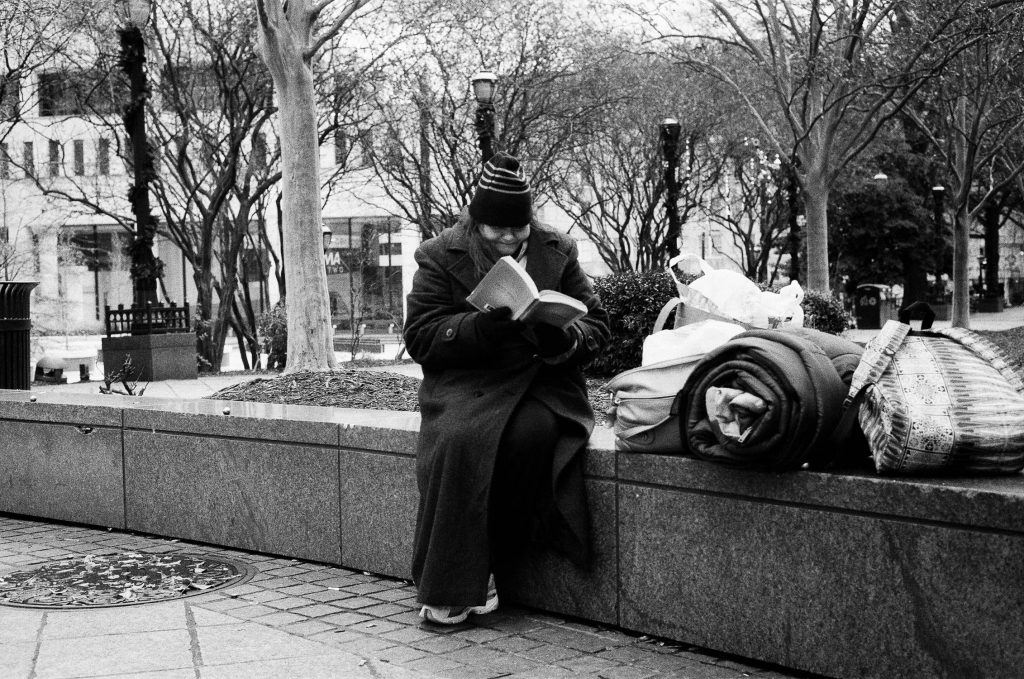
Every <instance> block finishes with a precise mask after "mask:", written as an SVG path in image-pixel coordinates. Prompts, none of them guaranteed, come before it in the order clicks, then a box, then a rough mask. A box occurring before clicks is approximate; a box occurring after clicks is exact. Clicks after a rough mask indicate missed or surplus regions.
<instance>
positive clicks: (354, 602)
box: [337, 596, 380, 611]
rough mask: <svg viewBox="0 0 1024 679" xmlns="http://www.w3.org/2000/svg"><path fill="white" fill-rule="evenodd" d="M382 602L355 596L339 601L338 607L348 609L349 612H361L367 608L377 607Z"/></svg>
mask: <svg viewBox="0 0 1024 679" xmlns="http://www.w3.org/2000/svg"><path fill="white" fill-rule="evenodd" d="M379 604H380V602H379V601H377V600H376V599H371V598H370V597H365V596H353V597H349V598H348V599H339V600H338V603H337V606H338V607H339V608H347V609H349V610H353V611H355V610H359V609H360V608H366V607H367V606H377V605H379Z"/></svg>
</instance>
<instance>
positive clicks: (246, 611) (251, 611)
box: [221, 604, 277, 620]
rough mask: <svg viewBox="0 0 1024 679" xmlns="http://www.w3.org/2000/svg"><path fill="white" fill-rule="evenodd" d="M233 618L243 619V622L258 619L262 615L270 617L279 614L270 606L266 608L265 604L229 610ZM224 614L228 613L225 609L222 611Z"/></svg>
mask: <svg viewBox="0 0 1024 679" xmlns="http://www.w3.org/2000/svg"><path fill="white" fill-rule="evenodd" d="M229 610H230V613H231V615H232V616H234V617H236V618H242V619H243V620H251V619H253V618H258V617H260V616H261V615H269V614H271V613H277V609H274V608H271V607H270V606H264V605H263V604H249V605H246V606H240V607H238V608H232V609H229ZM221 611H222V612H228V611H227V610H225V609H221Z"/></svg>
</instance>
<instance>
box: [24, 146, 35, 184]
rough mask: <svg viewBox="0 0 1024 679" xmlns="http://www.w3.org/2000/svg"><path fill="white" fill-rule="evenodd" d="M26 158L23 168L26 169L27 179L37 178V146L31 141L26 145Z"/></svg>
mask: <svg viewBox="0 0 1024 679" xmlns="http://www.w3.org/2000/svg"><path fill="white" fill-rule="evenodd" d="M23 148H24V158H23V165H22V167H24V168H25V176H26V177H35V176H36V149H35V144H33V143H32V142H30V141H27V142H25V144H24V147H23Z"/></svg>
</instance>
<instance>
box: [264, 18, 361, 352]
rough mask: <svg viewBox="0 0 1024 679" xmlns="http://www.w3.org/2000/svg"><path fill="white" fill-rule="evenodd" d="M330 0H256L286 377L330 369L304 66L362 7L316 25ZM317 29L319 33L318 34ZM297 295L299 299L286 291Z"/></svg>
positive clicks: (316, 173)
mask: <svg viewBox="0 0 1024 679" xmlns="http://www.w3.org/2000/svg"><path fill="white" fill-rule="evenodd" d="M333 1H334V0H315V1H314V0H288V1H287V2H283V1H282V0H256V14H257V17H258V18H259V31H258V33H257V37H258V43H259V49H260V54H261V56H262V57H263V60H264V62H266V64H267V68H268V69H269V70H270V75H271V77H272V78H273V81H274V90H275V93H276V95H277V101H278V106H279V109H278V120H279V126H280V143H281V173H282V191H283V194H284V198H283V201H282V211H283V219H284V224H283V231H284V242H283V243H282V248H283V251H284V260H285V277H286V280H287V288H288V290H290V291H292V292H293V294H291V295H290V296H289V298H288V358H287V370H288V371H289V372H293V371H299V370H324V369H327V368H334V367H337V365H338V362H337V359H336V358H335V356H334V337H333V330H332V327H331V309H330V300H329V297H328V292H327V273H326V268H325V263H324V253H323V249H322V240H321V221H322V219H321V198H320V154H319V145H318V136H317V113H316V99H315V96H314V88H313V69H312V63H313V60H314V58H315V56H316V54H317V52H318V51H319V50H320V48H321V47H323V45H324V44H325V43H326V42H327V41H328V40H331V39H332V38H333V37H334V36H335V35H337V34H338V33H339V32H340V31H341V29H342V27H343V26H344V25H345V24H346V22H348V21H349V19H350V18H351V17H352V15H353V14H354V13H355V12H356V11H357V10H359V9H360V8H362V7H363V6H364V5H366V4H367V2H368V0H349V2H347V3H345V4H344V5H343V7H342V8H341V10H340V11H338V12H336V13H335V14H333V15H331V16H329V17H327V20H326V21H324V22H323V23H322V24H318V20H319V19H320V18H321V14H322V13H324V10H326V9H328V7H329V6H330V5H331V4H332V3H333ZM318 29H319V30H318ZM297 290H301V291H302V292H301V294H294V291H297Z"/></svg>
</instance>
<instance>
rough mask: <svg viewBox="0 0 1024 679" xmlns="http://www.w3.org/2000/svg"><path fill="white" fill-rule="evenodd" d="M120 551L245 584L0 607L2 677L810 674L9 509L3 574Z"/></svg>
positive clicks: (556, 678) (304, 565) (0, 563)
mask: <svg viewBox="0 0 1024 679" xmlns="http://www.w3.org/2000/svg"><path fill="white" fill-rule="evenodd" d="M121 551H140V552H150V553H165V552H176V551H182V552H188V553H191V554H205V555H210V556H216V555H221V556H223V557H225V558H229V559H231V560H232V561H238V562H243V563H247V564H249V565H251V566H252V567H253V568H254V569H255V570H256V571H257V572H256V574H255V575H254V576H253V578H252V579H251V580H249V581H248V582H246V583H244V584H241V585H236V586H233V587H229V588H227V589H223V590H219V591H216V592H210V593H208V594H203V595H200V596H195V597H188V598H184V599H178V600H175V601H171V602H164V603H151V604H143V605H138V606H127V607H116V608H102V609H91V610H74V611H67V610H53V609H46V610H44V609H29V608H14V607H9V606H0V647H4V648H5V652H4V653H3V654H0V676H3V677H5V678H7V677H10V678H12V679H14V678H17V679H21V678H22V677H24V678H26V679H28V678H32V679H47V678H52V679H57V678H68V679H70V678H72V677H90V676H105V677H140V678H141V677H147V678H150V679H161V678H165V677H166V678H170V677H190V678H199V679H211V678H216V677H246V678H247V679H249V678H251V677H261V676H265V677H273V678H274V679H285V678H287V677H297V678H299V677H301V678H303V679H305V678H310V677H321V676H322V677H344V678H348V677H353V678H355V677H368V678H369V677H373V678H376V679H400V678H401V679H414V678H422V677H451V678H452V679H492V678H497V677H508V678H510V679H513V678H514V679H546V678H551V679H582V678H583V677H601V678H604V679H646V678H647V677H686V678H688V679H719V678H721V679H732V678H739V677H758V678H762V679H767V678H769V677H775V678H779V677H808V676H811V675H807V674H803V673H799V672H791V671H788V670H784V669H780V668H777V667H769V666H765V665H762V664H758V663H755V662H752V661H746V660H743V659H740V658H735V657H726V656H722V655H718V654H715V653H712V652H709V651H704V650H701V649H697V648H694V647H686V646H680V645H678V644H674V643H672V642H665V641H661V640H657V639H652V638H649V637H637V636H635V635H631V634H627V633H625V632H623V631H621V630H617V629H609V628H607V627H602V626H596V625H591V624H586V623H582V622H579V621H572V620H567V619H564V618H561V617H558V616H553V615H548V614H544V613H539V612H537V611H533V610H524V609H519V608H515V607H511V606H502V608H501V609H499V611H498V612H496V613H493V614H491V615H488V616H480V617H474V618H471V621H472V622H471V623H469V624H462V625H458V626H454V627H438V626H434V625H430V624H428V623H423V622H421V621H420V619H419V617H418V616H417V610H418V608H417V606H416V603H415V595H416V592H415V588H414V587H413V586H412V584H411V583H409V582H406V581H402V580H394V579H390V578H384V577H378V576H374V575H370V574H368V573H359V572H355V571H350V570H346V569H342V568H335V567H332V566H326V565H323V564H316V563H308V562H302V561H296V560H294V559H283V558H275V557H272V556H267V555H263V554H255V553H250V552H243V551H237V550H227V549H220V548H217V547H211V546H205V545H198V544H193V543H186V542H182V541H178V540H166V539H162V538H155V537H149V536H143V535H138V534H133V533H123V532H117V531H110V530H102V529H96V528H88V527H82V526H74V525H67V524H58V523H48V522H45V521H36V520H31V519H25V518H20V517H12V516H9V515H4V514H0V577H3V576H4V575H5V574H7V573H10V572H13V571H18V570H27V569H29V568H31V567H32V566H33V565H34V564H39V563H42V562H45V561H50V560H59V559H62V558H67V557H72V556H79V555H83V554H112V553H116V552H121Z"/></svg>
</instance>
